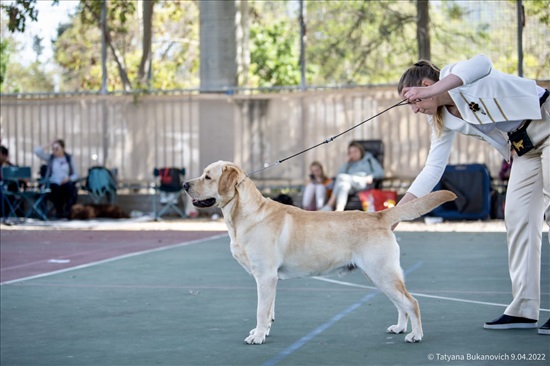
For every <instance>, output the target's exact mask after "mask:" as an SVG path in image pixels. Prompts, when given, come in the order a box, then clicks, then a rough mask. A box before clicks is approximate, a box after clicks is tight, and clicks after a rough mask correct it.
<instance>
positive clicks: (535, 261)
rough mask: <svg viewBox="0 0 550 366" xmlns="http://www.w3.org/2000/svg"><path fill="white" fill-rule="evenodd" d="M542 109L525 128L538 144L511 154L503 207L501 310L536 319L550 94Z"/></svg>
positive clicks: (547, 196)
mask: <svg viewBox="0 0 550 366" xmlns="http://www.w3.org/2000/svg"><path fill="white" fill-rule="evenodd" d="M541 112H542V119H541V120H537V121H535V120H534V121H532V122H531V124H530V125H529V127H528V128H527V134H528V135H529V138H530V139H531V141H532V142H533V144H534V145H535V146H537V148H535V149H533V150H531V151H530V152H528V153H527V154H525V155H523V156H517V157H514V162H513V163H512V171H511V173H510V180H509V182H508V190H507V193H506V209H505V211H506V212H505V222H506V230H507V235H508V266H509V270H510V279H511V280H512V295H513V300H512V303H511V304H510V305H509V306H508V307H507V308H506V310H505V311H504V314H506V315H511V316H519V317H523V318H529V319H537V320H538V318H539V307H540V268H541V242H542V240H541V239H542V225H543V217H544V216H546V223H547V225H548V226H550V98H549V99H547V100H546V102H545V103H544V104H543V105H542V108H541ZM549 241H550V239H549Z"/></svg>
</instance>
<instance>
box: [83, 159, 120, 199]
mask: <svg viewBox="0 0 550 366" xmlns="http://www.w3.org/2000/svg"><path fill="white" fill-rule="evenodd" d="M81 188H82V189H83V190H84V191H86V192H87V193H88V197H89V198H90V200H91V201H92V203H95V204H98V203H101V202H102V201H106V202H107V203H110V204H114V203H115V202H116V199H117V182H116V179H115V177H114V175H113V173H112V172H111V171H110V170H109V169H107V168H105V167H103V166H94V167H91V168H90V169H88V177H87V178H86V181H85V184H84V185H83V186H81Z"/></svg>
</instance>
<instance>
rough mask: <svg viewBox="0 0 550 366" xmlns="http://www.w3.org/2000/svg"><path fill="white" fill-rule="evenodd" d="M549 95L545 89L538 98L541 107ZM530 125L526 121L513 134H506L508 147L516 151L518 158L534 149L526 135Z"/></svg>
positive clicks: (528, 121)
mask: <svg viewBox="0 0 550 366" xmlns="http://www.w3.org/2000/svg"><path fill="white" fill-rule="evenodd" d="M549 95H550V92H549V91H548V89H546V90H545V91H544V94H542V97H540V105H541V106H542V105H543V104H544V102H546V99H548V96H549ZM530 123H531V120H530V119H526V120H525V121H524V122H523V123H522V124H521V126H519V128H518V129H517V130H515V131H513V132H508V140H509V141H510V145H511V147H512V148H513V149H514V150H515V151H516V153H517V154H518V156H522V155H523V154H526V153H528V152H529V151H531V150H533V149H534V148H535V146H533V143H532V142H531V139H530V138H529V135H528V134H527V127H529V124H530Z"/></svg>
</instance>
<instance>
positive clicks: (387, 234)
mask: <svg viewBox="0 0 550 366" xmlns="http://www.w3.org/2000/svg"><path fill="white" fill-rule="evenodd" d="M184 188H185V190H186V191H187V194H188V195H189V196H190V197H191V199H192V200H193V205H194V206H195V207H198V208H204V207H212V206H216V207H219V208H221V210H222V212H223V216H224V219H225V223H226V225H227V228H228V231H229V236H230V238H231V253H232V254H233V257H235V259H236V260H237V261H238V262H239V263H240V264H241V265H242V266H243V267H244V268H245V269H246V270H247V271H248V272H249V273H251V274H252V275H253V276H254V278H255V279H256V284H257V289H258V308H257V314H256V315H257V323H256V328H254V329H253V330H252V331H250V334H249V336H248V337H246V339H245V342H246V343H248V344H262V343H264V342H265V338H266V336H268V335H269V331H270V329H271V323H272V322H273V320H274V318H275V292H276V287H277V280H278V279H287V278H297V277H305V276H319V275H323V274H327V273H330V272H334V271H340V272H348V271H350V270H352V269H355V268H360V269H361V270H362V271H363V273H365V275H367V276H368V277H369V278H370V279H371V280H372V282H373V283H374V284H375V285H376V286H377V287H378V288H379V289H380V290H381V291H382V292H384V293H385V294H386V295H387V296H388V297H389V299H390V300H391V301H392V302H393V303H394V305H395V306H396V307H397V311H398V320H397V324H396V325H392V326H390V327H389V328H388V329H387V331H388V332H390V333H403V332H406V330H407V322H408V317H410V318H411V325H412V332H411V333H409V334H407V336H406V337H405V340H406V341H407V342H420V340H421V339H422V336H423V333H422V324H421V321H420V309H419V307H418V302H417V301H416V299H415V298H413V297H412V296H411V295H410V294H409V293H408V292H407V289H406V288H405V283H404V280H403V273H402V270H401V266H400V263H399V246H398V244H397V241H396V240H395V236H394V234H393V232H392V230H391V227H392V225H393V224H395V223H397V222H399V221H402V220H412V219H415V218H417V217H419V216H421V215H423V214H425V213H428V212H430V211H431V210H432V209H434V208H435V207H437V206H439V205H440V204H442V203H444V202H447V201H451V200H453V199H455V198H456V196H455V195H454V194H453V193H452V192H449V191H438V192H434V193H431V194H429V195H427V196H425V197H422V198H419V199H417V200H415V201H411V202H409V203H406V204H404V205H402V206H397V207H393V208H390V209H387V210H384V211H380V212H373V213H365V212H360V211H345V212H320V211H317V212H311V211H304V210H302V209H300V208H297V207H293V206H288V205H283V204H280V203H278V202H275V201H272V200H271V199H269V198H265V197H263V196H262V194H261V193H260V191H259V190H258V189H257V188H256V186H255V185H254V183H253V182H252V180H250V179H249V178H248V177H247V176H246V174H245V173H244V171H243V170H242V169H240V168H239V167H238V166H236V165H235V164H233V163H230V162H224V161H218V162H216V163H213V164H210V165H209V166H208V167H207V168H206V169H205V170H204V172H203V174H202V175H201V176H200V177H199V178H196V179H193V180H190V181H188V182H186V183H185V184H184Z"/></svg>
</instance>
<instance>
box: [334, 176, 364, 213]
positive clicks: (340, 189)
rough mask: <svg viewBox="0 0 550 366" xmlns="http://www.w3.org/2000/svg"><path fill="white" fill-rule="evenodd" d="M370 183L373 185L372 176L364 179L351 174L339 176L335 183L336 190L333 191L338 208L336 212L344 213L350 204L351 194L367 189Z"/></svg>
mask: <svg viewBox="0 0 550 366" xmlns="http://www.w3.org/2000/svg"><path fill="white" fill-rule="evenodd" d="M370 183H372V177H371V176H365V177H362V176H357V175H350V174H338V175H337V176H336V181H335V182H334V188H333V189H332V194H333V195H336V207H335V208H334V210H335V211H344V208H345V207H346V204H347V203H348V196H349V194H350V193H353V192H356V191H362V190H364V189H367V187H368V185H369V184H370Z"/></svg>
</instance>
